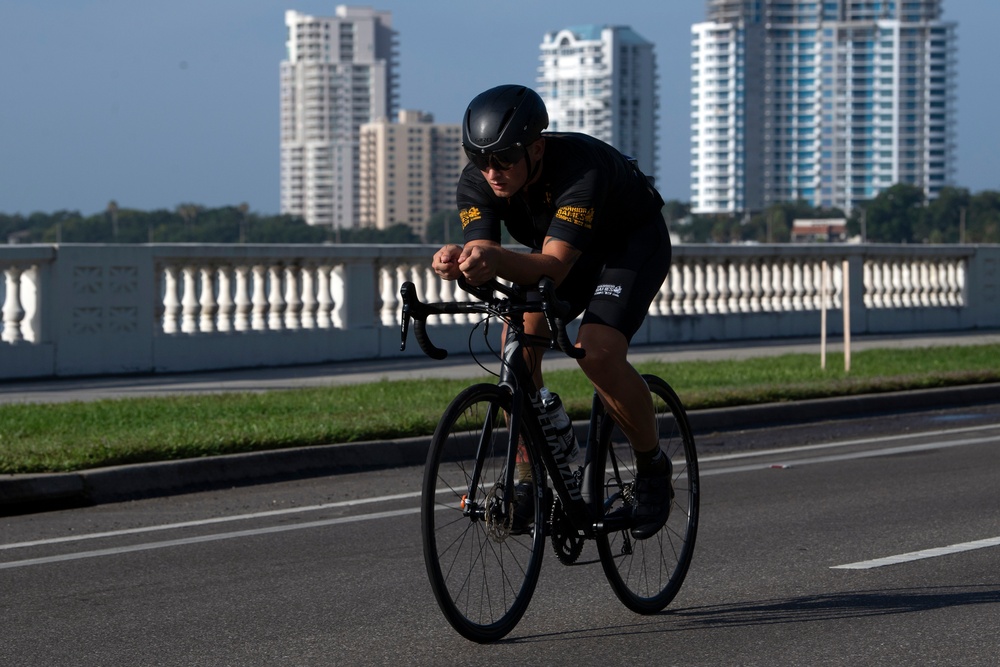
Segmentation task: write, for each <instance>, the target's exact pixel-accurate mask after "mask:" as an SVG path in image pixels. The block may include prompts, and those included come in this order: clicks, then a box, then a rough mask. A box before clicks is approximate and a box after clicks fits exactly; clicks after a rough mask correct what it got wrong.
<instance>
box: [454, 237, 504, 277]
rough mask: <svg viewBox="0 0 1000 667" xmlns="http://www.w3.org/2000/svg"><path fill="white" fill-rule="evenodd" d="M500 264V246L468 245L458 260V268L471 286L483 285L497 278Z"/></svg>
mask: <svg viewBox="0 0 1000 667" xmlns="http://www.w3.org/2000/svg"><path fill="white" fill-rule="evenodd" d="M499 264H500V248H499V246H491V245H466V246H465V248H463V249H462V254H461V256H460V257H459V258H458V268H459V269H460V270H461V271H462V275H463V276H465V279H466V280H467V281H469V284H470V285H482V284H483V283H485V282H487V281H489V280H493V279H494V278H496V277H497V267H498V266H499Z"/></svg>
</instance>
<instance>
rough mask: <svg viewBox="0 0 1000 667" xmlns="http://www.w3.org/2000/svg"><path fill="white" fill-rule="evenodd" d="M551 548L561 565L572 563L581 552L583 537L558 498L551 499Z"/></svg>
mask: <svg viewBox="0 0 1000 667" xmlns="http://www.w3.org/2000/svg"><path fill="white" fill-rule="evenodd" d="M549 525H550V531H551V533H550V534H551V538H552V549H553V550H554V551H555V552H556V558H558V559H559V562H560V563H562V564H563V565H572V564H573V563H575V562H576V559H577V558H579V557H580V554H581V553H582V552H583V542H584V538H583V537H581V536H580V535H579V534H578V533H577V531H576V529H575V528H573V524H572V522H571V521H570V520H569V517H568V516H567V515H566V512H565V511H564V510H563V507H562V503H561V502H559V498H554V499H553V501H552V517H551V520H550V522H549Z"/></svg>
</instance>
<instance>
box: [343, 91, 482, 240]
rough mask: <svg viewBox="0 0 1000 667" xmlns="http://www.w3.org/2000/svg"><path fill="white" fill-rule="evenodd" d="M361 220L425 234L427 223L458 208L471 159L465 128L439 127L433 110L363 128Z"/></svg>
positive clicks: (401, 115) (406, 112)
mask: <svg viewBox="0 0 1000 667" xmlns="http://www.w3.org/2000/svg"><path fill="white" fill-rule="evenodd" d="M360 144H361V150H360V171H359V182H360V196H359V205H358V212H359V223H360V226H361V227H371V228H375V229H386V228H388V227H391V226H393V225H396V224H405V225H409V226H410V227H411V228H412V229H413V231H414V232H415V233H416V234H418V235H420V236H423V233H424V228H425V225H426V223H427V221H428V220H429V219H430V217H431V216H432V215H434V214H435V213H437V212H439V211H443V210H448V209H454V208H455V186H456V184H457V183H458V178H459V176H460V175H461V173H462V169H463V168H464V167H465V163H466V162H467V158H466V157H465V153H464V151H463V150H462V127H461V125H459V124H457V123H456V124H454V125H439V124H435V123H434V118H433V116H431V115H430V114H427V113H423V112H421V111H412V110H402V111H400V112H399V118H398V122H396V123H392V122H390V121H389V119H388V118H380V119H379V120H377V121H375V122H372V123H365V124H364V125H362V126H361V139H360Z"/></svg>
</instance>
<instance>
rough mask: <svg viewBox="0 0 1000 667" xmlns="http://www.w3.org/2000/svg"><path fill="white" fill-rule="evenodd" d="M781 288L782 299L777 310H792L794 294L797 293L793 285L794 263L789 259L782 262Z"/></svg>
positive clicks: (784, 311)
mask: <svg viewBox="0 0 1000 667" xmlns="http://www.w3.org/2000/svg"><path fill="white" fill-rule="evenodd" d="M779 290H780V291H781V301H780V305H779V306H778V308H777V310H778V311H779V312H783V313H787V312H790V311H791V310H792V295H793V294H794V293H795V287H794V286H793V285H792V265H791V262H789V261H788V260H783V261H782V262H781V283H780V286H779Z"/></svg>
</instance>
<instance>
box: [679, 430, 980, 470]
mask: <svg viewBox="0 0 1000 667" xmlns="http://www.w3.org/2000/svg"><path fill="white" fill-rule="evenodd" d="M996 441H997V437H996V436H989V437H985V438H967V439H965V440H952V441H946V442H927V443H924V444H922V445H907V446H904V447H884V448H882V449H870V450H865V451H863V452H847V453H846V454H831V455H829V456H817V457H815V458H810V459H792V460H789V461H773V462H769V463H749V464H746V465H739V466H730V467H728V468H716V469H714V470H699V471H698V472H699V475H700V476H701V477H707V476H711V475H723V474H727V473H735V472H749V471H752V470H767V469H770V468H775V467H780V468H783V469H784V468H794V467H796V466H806V465H812V464H815V463H832V462H834V461H851V460H854V459H869V458H875V457H879V456H891V455H894V454H911V453H913V452H925V451H930V450H934V449H948V448H949V447H962V446H965V445H979V444H983V443H987V442H996ZM775 453H781V451H780V450H778V451H777V452H775ZM698 464H699V465H701V464H702V462H701V461H700V460H699V462H698Z"/></svg>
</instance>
